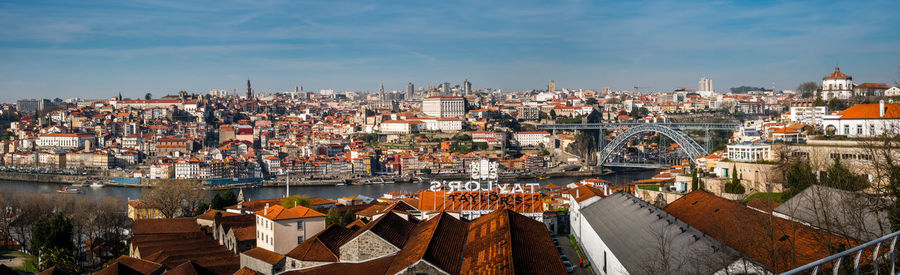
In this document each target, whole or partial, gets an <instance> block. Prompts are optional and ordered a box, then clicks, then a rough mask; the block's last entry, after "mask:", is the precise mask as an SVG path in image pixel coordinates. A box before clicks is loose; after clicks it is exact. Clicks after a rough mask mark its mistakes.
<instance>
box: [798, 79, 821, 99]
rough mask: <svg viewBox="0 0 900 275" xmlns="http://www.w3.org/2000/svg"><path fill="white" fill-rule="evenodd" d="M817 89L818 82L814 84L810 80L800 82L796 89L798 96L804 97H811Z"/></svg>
mask: <svg viewBox="0 0 900 275" xmlns="http://www.w3.org/2000/svg"><path fill="white" fill-rule="evenodd" d="M818 90H819V84H816V83H815V82H812V81H808V82H803V83H800V85H799V86H797V91H798V92H800V96H801V97H804V98H807V97H813V96H814V95H815V94H816V91H818Z"/></svg>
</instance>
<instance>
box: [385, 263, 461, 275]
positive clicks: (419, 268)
mask: <svg viewBox="0 0 900 275" xmlns="http://www.w3.org/2000/svg"><path fill="white" fill-rule="evenodd" d="M397 274H408V275H417V274H450V273H447V272H444V271H443V270H441V269H439V268H437V267H435V266H433V265H431V264H429V263H428V262H425V261H424V260H419V261H418V262H416V263H414V264H413V265H411V266H409V267H407V268H406V269H405V270H403V271H400V272H398V273H397Z"/></svg>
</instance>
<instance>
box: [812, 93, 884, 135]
mask: <svg viewBox="0 0 900 275" xmlns="http://www.w3.org/2000/svg"><path fill="white" fill-rule="evenodd" d="M822 127H823V129H825V134H827V135H832V134H833V135H845V136H848V137H874V136H878V135H881V134H882V133H885V132H888V133H893V134H896V133H898V132H900V131H898V130H900V129H898V128H900V104H896V103H889V104H885V103H884V101H883V100H882V101H881V102H880V103H879V104H856V105H853V106H852V107H850V108H847V110H843V111H840V112H836V113H834V114H831V115H826V116H824V117H823V118H822Z"/></svg>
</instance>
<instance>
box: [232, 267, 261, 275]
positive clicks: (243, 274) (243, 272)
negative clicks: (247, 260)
mask: <svg viewBox="0 0 900 275" xmlns="http://www.w3.org/2000/svg"><path fill="white" fill-rule="evenodd" d="M233 275H263V274H262V273H259V272H257V271H256V270H253V269H250V268H248V267H246V266H245V267H242V268H241V269H238V271H237V272H235V273H234V274H233Z"/></svg>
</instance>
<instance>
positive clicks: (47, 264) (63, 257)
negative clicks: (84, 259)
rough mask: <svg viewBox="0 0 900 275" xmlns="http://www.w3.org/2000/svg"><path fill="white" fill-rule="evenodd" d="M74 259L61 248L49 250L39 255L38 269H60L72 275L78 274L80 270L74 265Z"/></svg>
mask: <svg viewBox="0 0 900 275" xmlns="http://www.w3.org/2000/svg"><path fill="white" fill-rule="evenodd" d="M75 262H76V261H75V257H74V256H72V253H71V252H69V251H66V250H65V249H62V248H49V249H47V250H45V251H44V252H43V253H41V262H40V263H38V264H39V265H40V267H39V269H41V270H45V269H50V268H52V267H56V268H61V269H63V270H66V271H68V272H73V273H74V274H79V273H81V272H80V268H78V265H77V264H76V263H75Z"/></svg>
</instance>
